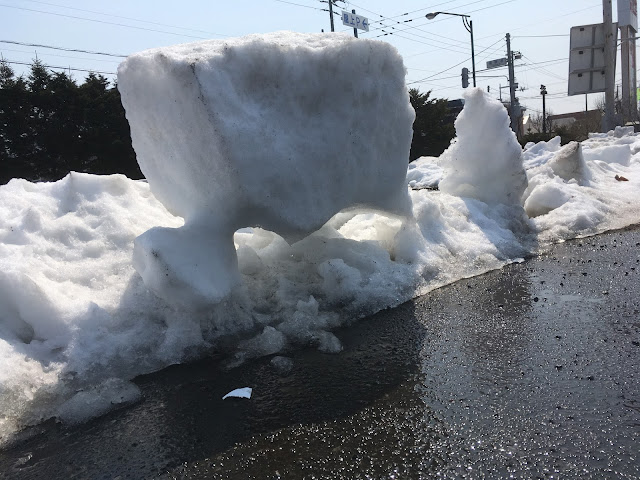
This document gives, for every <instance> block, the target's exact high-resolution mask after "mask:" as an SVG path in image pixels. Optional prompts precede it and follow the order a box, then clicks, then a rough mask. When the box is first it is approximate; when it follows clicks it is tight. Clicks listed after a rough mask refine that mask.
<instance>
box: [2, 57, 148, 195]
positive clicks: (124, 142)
mask: <svg viewBox="0 0 640 480" xmlns="http://www.w3.org/2000/svg"><path fill="white" fill-rule="evenodd" d="M0 141H1V142H2V143H1V145H0V183H6V182H7V181H9V180H10V179H11V178H13V177H20V178H26V179H28V180H47V181H52V180H58V179H60V178H62V177H63V176H65V175H66V174H68V173H69V172H70V171H79V172H88V173H100V174H108V173H124V174H125V175H127V176H129V177H131V178H142V173H141V172H140V169H139V168H138V164H137V162H136V158H135V154H134V152H133V148H132V146H131V137H130V132H129V125H128V123H127V120H126V118H125V115H124V109H123V107H122V104H121V102H120V94H119V92H118V90H117V88H115V87H111V88H110V87H109V81H108V80H107V79H106V78H105V77H104V76H102V75H96V74H94V73H90V74H89V75H88V76H87V78H86V79H85V81H84V83H82V84H81V85H80V86H78V85H77V84H76V82H75V81H74V80H73V79H72V78H71V77H70V76H69V75H67V74H66V73H64V72H61V73H50V72H49V71H47V69H46V67H45V66H44V64H43V63H42V62H40V61H38V60H36V61H34V62H33V64H32V65H31V70H30V73H29V75H28V77H27V80H26V81H25V80H24V79H23V78H22V77H18V78H15V75H14V72H13V70H12V69H11V67H10V66H9V65H8V63H7V62H4V61H0Z"/></svg>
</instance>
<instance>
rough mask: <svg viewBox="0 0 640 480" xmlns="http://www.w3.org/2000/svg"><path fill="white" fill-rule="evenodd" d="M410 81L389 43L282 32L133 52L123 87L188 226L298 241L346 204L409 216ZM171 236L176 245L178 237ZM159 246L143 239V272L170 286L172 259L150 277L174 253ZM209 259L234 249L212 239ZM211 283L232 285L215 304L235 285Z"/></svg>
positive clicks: (142, 147)
mask: <svg viewBox="0 0 640 480" xmlns="http://www.w3.org/2000/svg"><path fill="white" fill-rule="evenodd" d="M404 76H405V68H404V65H403V62H402V59H401V57H400V56H399V54H398V53H397V51H396V50H395V48H393V47H392V46H390V45H389V44H387V43H384V42H378V41H371V40H363V39H354V38H352V37H349V36H346V35H338V34H298V33H290V32H279V33H272V34H267V35H251V36H247V37H243V38H238V39H231V40H212V41H205V42H198V43H192V44H186V45H177V46H173V47H167V48H160V49H155V50H148V51H145V52H141V53H138V54H135V55H132V56H130V57H128V58H127V59H126V60H125V61H124V62H123V63H122V64H121V65H120V67H119V68H118V89H119V90H120V93H121V96H122V103H123V105H124V107H125V110H126V115H127V119H128V120H129V124H130V127H131V137H132V140H133V147H134V149H135V151H136V155H137V159H138V163H139V164H140V168H141V169H142V172H143V173H144V175H145V177H146V178H147V180H148V181H149V185H150V187H151V190H152V192H153V193H154V195H155V196H156V197H157V198H158V199H159V200H160V201H161V202H162V203H163V204H164V205H165V206H166V207H167V208H168V209H169V210H170V211H172V212H173V213H175V214H177V215H180V216H182V217H184V218H185V223H186V226H189V228H192V229H194V228H197V227H196V226H198V225H201V226H203V228H205V229H206V230H207V231H209V232H210V231H213V230H217V231H218V232H219V234H220V235H223V236H224V235H228V238H229V240H230V239H231V235H232V234H233V232H234V231H235V230H237V229H239V228H242V227H252V226H257V227H262V228H265V229H268V230H272V231H275V232H277V233H279V234H281V235H282V236H284V237H285V238H288V239H293V240H297V239H299V238H302V237H304V236H306V235H307V234H309V233H311V232H313V231H315V230H317V229H318V228H319V227H321V226H322V225H323V224H324V223H325V222H326V221H327V220H329V218H331V217H332V216H333V215H334V214H336V213H337V212H339V211H340V210H343V209H345V208H348V207H354V206H366V207H373V208H378V209H382V210H386V211H389V212H392V213H399V214H410V200H409V196H408V193H407V187H406V184H405V175H406V167H407V163H408V158H409V148H410V145H411V136H412V129H411V125H412V123H413V120H414V112H413V109H412V108H411V106H410V104H409V96H408V92H407V87H406V85H405V81H404ZM192 231H194V230H192ZM220 235H216V238H220ZM156 236H158V235H157V234H156ZM174 237H175V238H176V241H177V239H178V238H179V237H180V235H175V236H174ZM162 238H163V243H162V244H163V245H165V246H166V245H168V243H167V242H168V241H169V240H168V239H169V238H171V235H170V234H169V232H166V233H165V234H162ZM153 245H154V241H153V238H146V239H145V240H144V241H139V242H137V251H138V252H142V250H148V251H147V253H146V254H145V255H144V258H145V259H146V260H144V261H142V260H141V259H139V261H137V262H136V263H135V264H136V269H138V271H139V272H140V271H141V270H144V271H146V272H154V271H160V270H163V271H165V273H168V274H169V276H170V275H171V272H170V271H169V272H167V266H168V265H170V264H176V262H175V261H174V262H170V261H167V259H166V258H165V259H164V261H163V263H162V268H151V267H149V266H148V265H146V266H143V264H146V263H148V262H149V261H155V260H154V259H157V258H160V257H162V256H163V254H164V253H163V250H162V249H161V248H154V247H153ZM194 245H195V244H194V242H190V247H191V248H196V247H195V246H194ZM202 248H203V250H202V253H201V255H202V256H209V257H210V256H211V255H216V254H218V255H222V253H216V252H225V253H224V254H225V255H226V254H227V252H228V250H229V249H228V248H227V247H226V246H225V247H224V248H221V249H218V248H216V245H215V242H213V241H212V242H209V243H208V244H203V245H202ZM152 249H153V252H152V253H153V254H151V250H152ZM176 251H177V249H175V248H172V249H167V250H166V252H167V253H166V254H167V255H169V254H170V255H176ZM169 252H171V253H169ZM140 255H142V253H140ZM189 258H192V259H193V258H194V255H193V252H190V254H189ZM208 263H209V264H215V265H234V264H235V263H234V261H223V260H216V261H214V262H211V261H208ZM199 265H200V271H199V273H198V275H197V277H198V278H201V277H202V271H201V270H202V269H201V266H202V264H200V263H199ZM226 274H229V275H226ZM148 275H151V274H150V273H148ZM211 275H215V276H217V277H218V279H217V280H215V281H213V280H212V281H211V282H209V284H211V285H217V287H216V288H218V289H220V288H222V290H218V291H217V293H212V296H211V300H214V299H216V301H217V299H219V298H220V296H221V295H224V294H225V293H224V292H226V291H227V290H228V288H227V287H230V285H231V283H229V285H227V287H223V284H224V282H221V281H220V280H219V277H220V276H221V275H222V276H224V275H226V276H227V277H228V278H230V279H235V278H237V277H238V275H236V273H235V272H223V271H218V272H211ZM143 278H144V275H143ZM181 278H183V279H186V278H188V275H186V273H185V272H184V271H183V272H182V275H181ZM147 280H148V279H147V278H145V283H147V284H148V285H151V284H153V285H160V284H167V285H170V284H175V282H174V279H169V281H168V282H167V279H164V280H163V281H162V282H153V281H150V282H147ZM229 282H231V280H229ZM161 290H162V289H159V290H158V289H156V291H157V292H158V293H160V294H161V296H163V297H165V298H167V297H168V296H170V295H167V294H166V292H165V294H162V291H161ZM198 297H199V298H201V297H202V291H200V292H199V294H198Z"/></svg>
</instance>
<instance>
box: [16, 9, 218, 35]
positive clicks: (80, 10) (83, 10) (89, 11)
mask: <svg viewBox="0 0 640 480" xmlns="http://www.w3.org/2000/svg"><path fill="white" fill-rule="evenodd" d="M25 1H27V2H31V3H38V4H41V5H48V6H50V7H59V8H65V9H67V10H75V11H78V12H85V13H93V14H95V15H102V16H105V17H113V18H122V19H123V20H131V21H133V22H140V23H147V24H149V25H157V26H159V27H169V28H177V29H180V30H189V31H192V32H198V33H206V34H207V35H212V33H211V32H208V31H206V30H197V29H195V28H189V27H180V26H178V25H169V24H166V23H158V22H151V21H149V20H141V19H139V18H131V17H124V16H122V15H114V14H111V13H104V12H98V11H96V10H86V9H84V8H76V7H68V6H66V5H59V4H57V3H50V2H42V1H40V0H25ZM216 35H219V36H225V37H227V36H229V35H223V34H216Z"/></svg>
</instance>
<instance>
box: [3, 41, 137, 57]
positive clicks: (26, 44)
mask: <svg viewBox="0 0 640 480" xmlns="http://www.w3.org/2000/svg"><path fill="white" fill-rule="evenodd" d="M0 43H10V44H13V45H22V46H23V47H40V48H50V49H52V50H62V51H65V52H79V53H89V54H91V55H106V56H108V57H119V58H127V55H120V54H118V53H105V52H93V51H91V50H82V49H79V48H64V47H54V46H53V45H42V44H40V43H27V42H17V41H15V40H0Z"/></svg>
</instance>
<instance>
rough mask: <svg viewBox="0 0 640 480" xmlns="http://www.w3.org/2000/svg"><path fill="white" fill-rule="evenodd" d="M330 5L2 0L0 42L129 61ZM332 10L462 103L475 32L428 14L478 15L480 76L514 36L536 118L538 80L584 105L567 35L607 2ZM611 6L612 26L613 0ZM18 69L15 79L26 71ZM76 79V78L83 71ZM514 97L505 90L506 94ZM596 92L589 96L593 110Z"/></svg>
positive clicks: (23, 53)
mask: <svg viewBox="0 0 640 480" xmlns="http://www.w3.org/2000/svg"><path fill="white" fill-rule="evenodd" d="M327 8H328V4H327V3H326V2H325V3H323V2H321V1H320V0H287V1H284V0H227V1H219V0H209V1H202V0H192V1H188V0H187V1H182V2H175V1H173V2H169V1H165V0H156V1H151V0H129V1H125V0H112V1H110V2H97V1H90V0H84V1H80V0H50V1H40V0H0V15H1V18H2V25H3V28H2V35H1V36H0V40H4V41H15V42H22V43H28V44H42V45H49V46H57V47H63V48H67V49H76V50H87V51H92V52H102V53H110V54H117V55H127V54H130V53H133V52H136V51H140V50H144V49H147V48H153V47H160V46H165V45H172V44H176V43H187V42H192V41H197V40H199V39H211V38H219V39H223V38H226V37H235V36H241V35H246V34H250V33H259V32H270V31H277V30H294V31H300V32H320V31H321V30H322V29H324V30H325V31H329V13H328V12H327V11H325V10H326V9H327ZM335 9H336V10H337V11H338V14H339V12H340V10H342V9H345V10H348V11H351V10H352V9H355V10H356V12H357V13H358V14H360V15H363V16H366V17H367V18H368V19H369V21H370V23H371V27H370V31H369V32H368V33H362V32H361V34H360V36H361V38H375V39H377V40H382V41H387V42H389V43H391V44H393V45H394V46H395V47H396V48H397V49H398V51H399V52H400V54H401V55H402V56H403V57H404V61H405V65H406V66H407V70H408V71H407V83H409V84H410V86H414V87H418V88H419V89H420V90H422V91H427V90H432V91H433V93H432V95H433V96H434V97H442V98H459V97H460V94H461V90H462V89H461V84H460V71H461V68H462V67H464V66H466V67H468V68H469V69H471V60H470V46H469V45H470V41H469V34H468V33H467V31H466V30H465V28H464V26H463V24H462V21H461V19H460V18H458V17H446V16H438V17H437V18H436V19H434V20H431V21H430V20H427V19H426V18H425V14H426V13H429V12H431V11H448V12H454V13H463V14H470V15H471V18H472V20H473V27H474V36H475V45H476V48H475V50H476V69H477V70H484V69H485V68H486V61H487V60H493V59H497V58H500V57H503V56H504V55H505V52H506V44H505V34H506V33H507V32H508V33H510V34H511V36H512V42H511V45H512V49H513V50H516V51H520V52H521V53H522V55H523V56H522V59H521V60H518V61H517V62H516V78H517V81H518V83H519V86H520V87H522V88H524V89H525V90H523V91H520V92H518V96H519V97H520V100H521V103H522V104H523V105H525V106H527V107H528V108H529V113H536V111H539V110H541V108H542V101H541V97H540V84H545V85H546V86H547V91H548V92H549V95H548V96H547V108H548V109H550V110H551V111H552V112H553V113H566V112H572V111H576V110H583V109H584V108H585V98H584V95H581V96H576V97H568V96H567V95H566V92H567V74H568V57H569V35H568V34H569V29H570V28H571V27H572V26H575V25H585V24H592V23H599V22H602V1H601V0H562V1H560V0H555V1H552V0H538V1H534V0H423V1H420V2H418V1H413V0H411V1H410V0H396V1H394V2H389V1H382V0H358V1H357V2H356V3H353V2H338V6H337V7H336V8H335ZM613 10H614V20H615V19H616V17H617V15H616V2H615V0H614V2H613ZM335 25H336V31H338V32H347V33H351V32H353V30H352V29H351V28H348V27H344V26H343V25H342V23H341V20H340V17H339V15H336V16H335ZM385 34H386V35H385ZM0 53H1V54H2V56H3V57H4V58H5V59H6V60H9V61H13V62H25V63H29V62H30V61H31V60H32V59H33V58H35V56H36V55H37V57H38V58H39V59H40V60H42V61H43V62H44V63H45V64H47V65H52V66H59V67H67V68H68V67H70V68H72V69H73V68H77V69H89V70H94V71H100V72H105V73H106V74H107V76H108V77H109V78H114V75H109V73H115V72H116V69H117V65H118V63H119V62H120V61H121V60H122V59H121V58H119V57H114V56H106V55H95V54H89V53H84V52H70V51H60V50H52V49H47V48H43V47H35V46H27V45H16V44H12V43H0ZM618 64H619V61H618ZM12 67H13V68H14V69H15V70H16V72H18V73H21V72H22V71H23V70H22V69H23V68H25V67H23V66H21V65H19V64H13V65H12ZM618 70H619V67H618ZM72 73H73V75H74V78H76V79H78V80H80V79H82V78H84V76H85V75H86V72H83V71H75V70H72ZM506 75H507V69H506V68H500V69H493V70H490V71H485V72H479V73H478V76H479V78H478V85H479V86H481V87H483V88H484V89H486V88H487V87H489V88H490V93H491V94H492V95H494V96H495V97H498V96H499V86H500V85H502V86H505V85H506V84H507V79H506ZM488 76H494V77H493V78H489V77H488ZM619 82H620V79H619V76H617V78H616V83H619ZM336 88H339V86H336ZM507 96H508V89H504V90H503V97H507ZM599 96H600V95H599V94H593V95H589V108H591V107H592V106H593V105H594V103H595V101H596V100H597V98H598V97H599Z"/></svg>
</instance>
